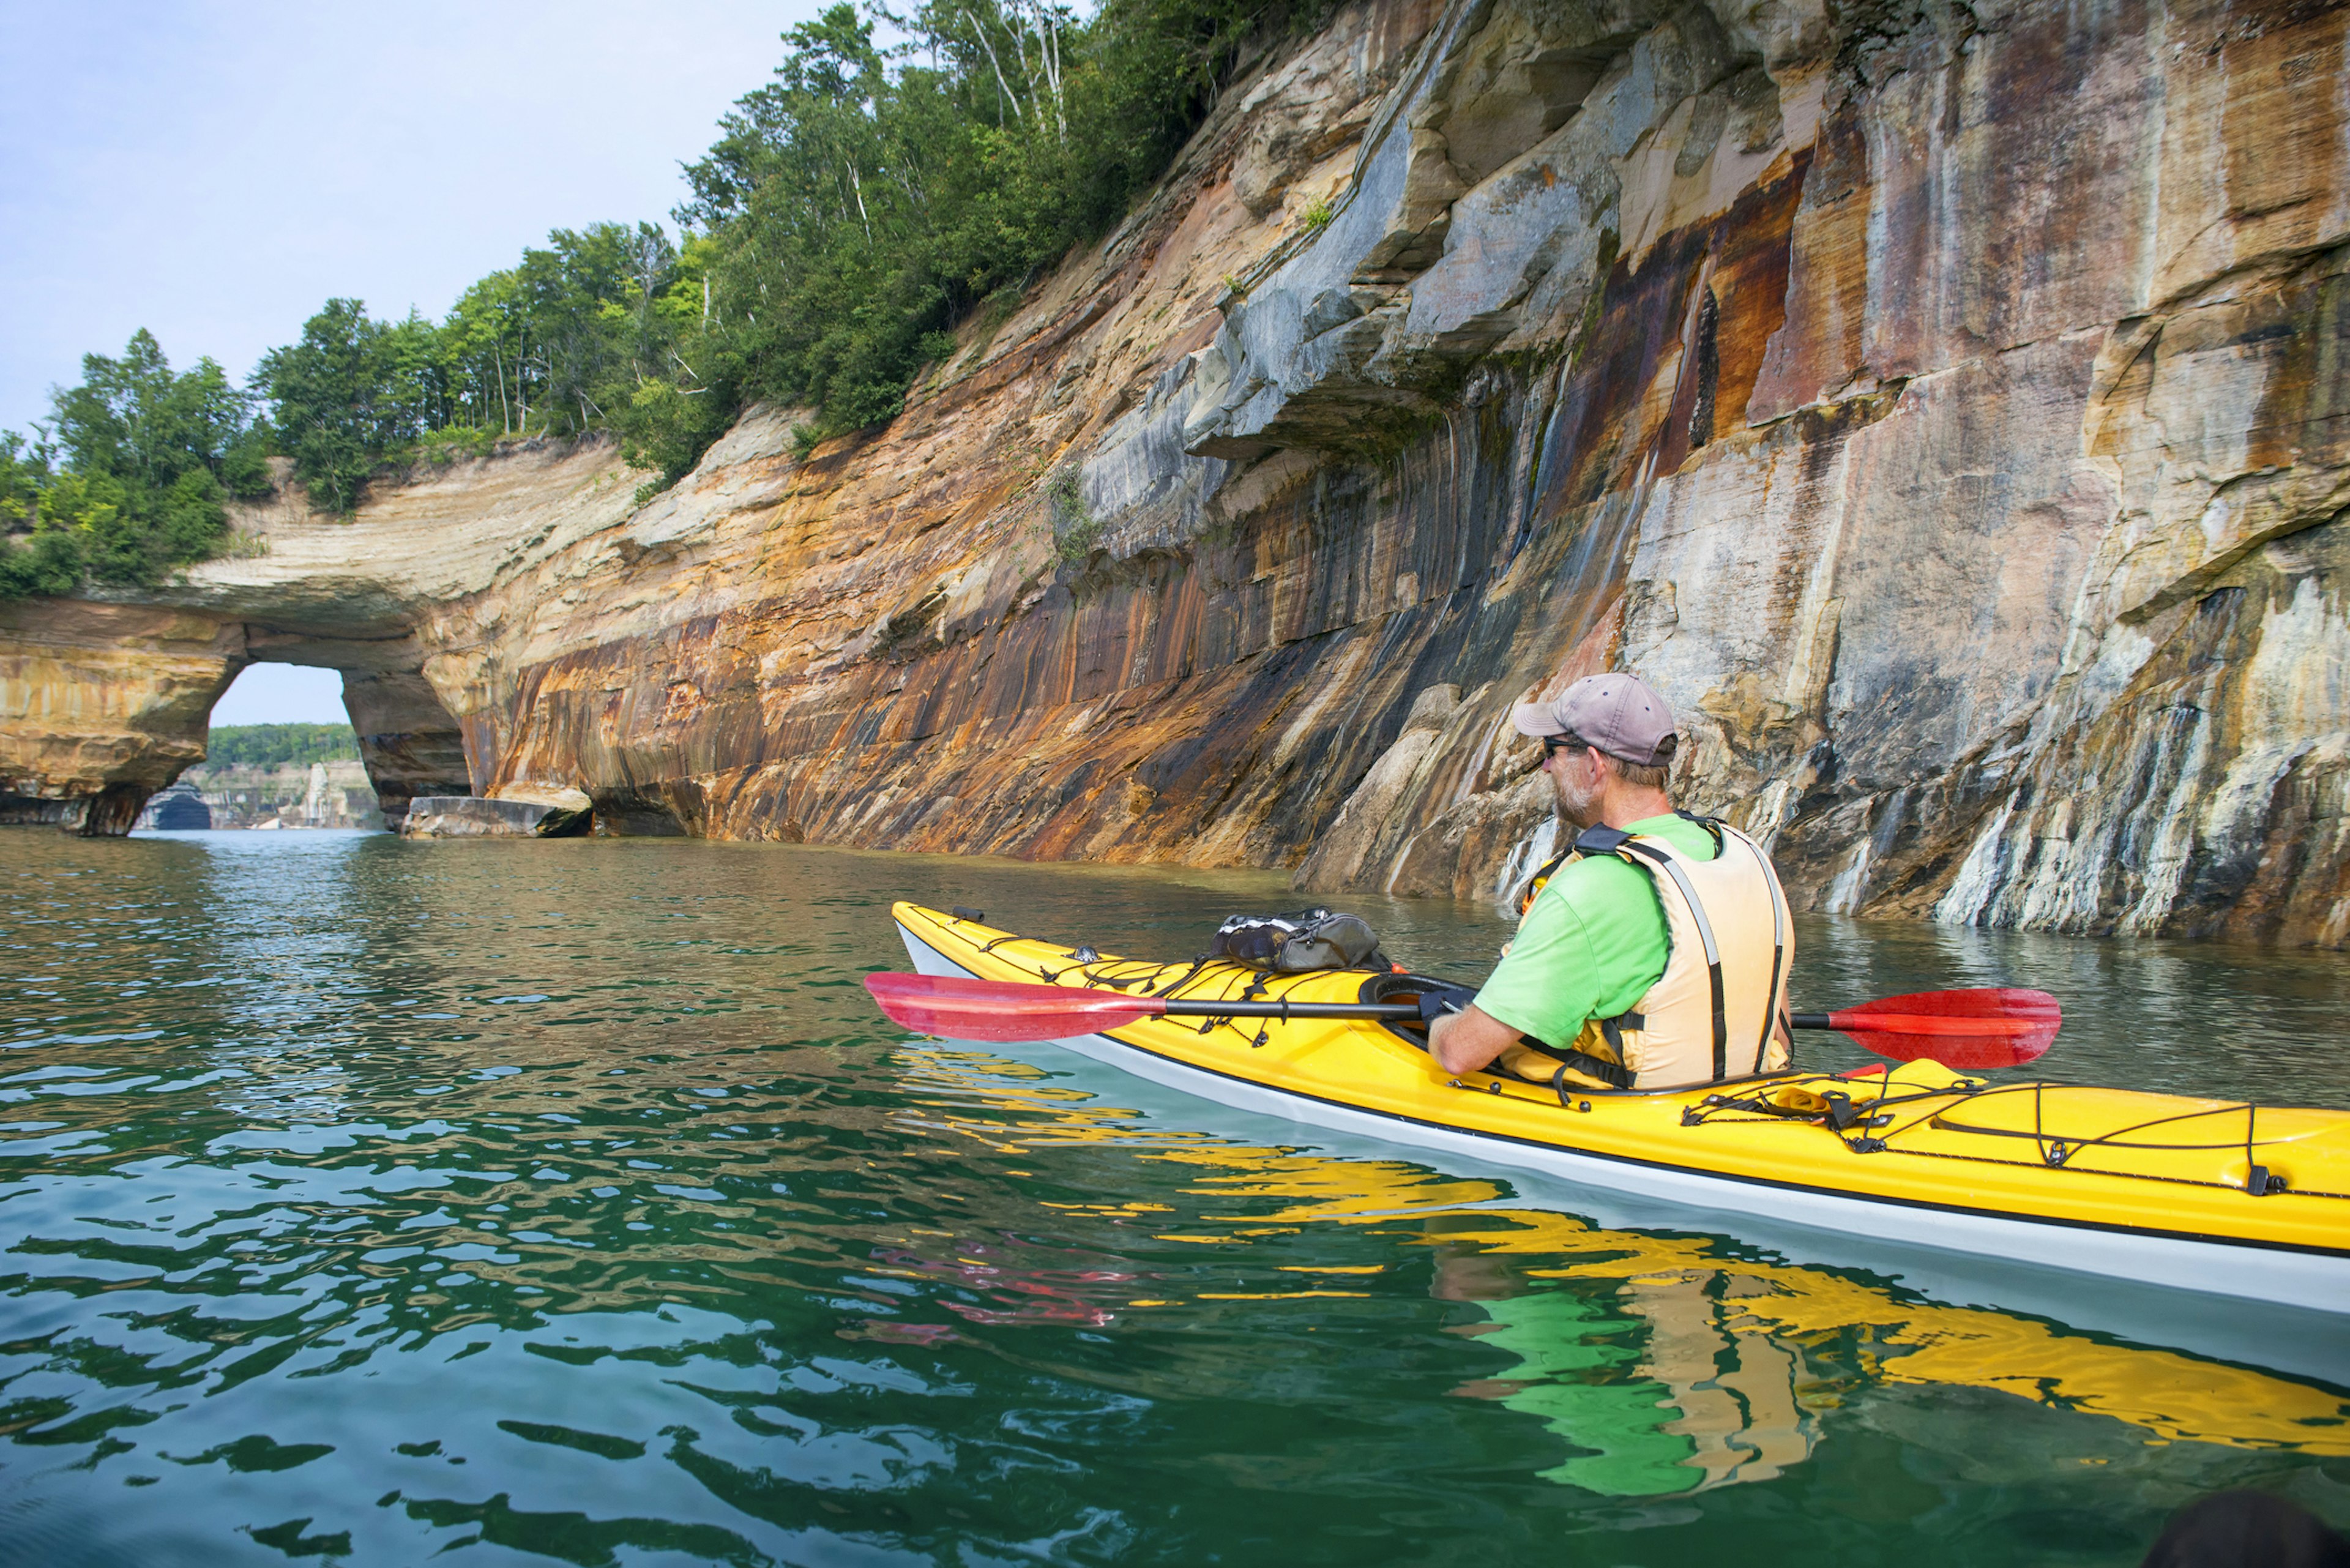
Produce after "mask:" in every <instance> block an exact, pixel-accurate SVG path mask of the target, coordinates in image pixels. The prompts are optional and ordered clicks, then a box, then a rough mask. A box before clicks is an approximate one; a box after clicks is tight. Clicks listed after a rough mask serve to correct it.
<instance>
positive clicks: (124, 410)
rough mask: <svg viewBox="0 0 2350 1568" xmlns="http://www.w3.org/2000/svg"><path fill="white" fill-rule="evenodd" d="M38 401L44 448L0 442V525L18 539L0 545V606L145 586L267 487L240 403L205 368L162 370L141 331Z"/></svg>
mask: <svg viewBox="0 0 2350 1568" xmlns="http://www.w3.org/2000/svg"><path fill="white" fill-rule="evenodd" d="M50 403H51V408H52V410H53V417H52V421H51V423H50V426H49V429H48V437H49V439H48V440H47V441H44V442H42V443H40V444H38V445H36V446H35V447H32V448H27V447H26V445H25V443H24V441H23V438H22V437H20V436H18V435H16V434H15V433H14V432H8V433H7V434H6V435H5V438H0V528H5V532H6V533H8V534H10V535H19V536H21V537H22V543H13V544H8V545H0V597H20V596H22V595H25V594H34V593H39V594H64V593H71V592H73V591H74V590H75V589H76V588H78V587H79V586H80V585H81V584H82V583H83V582H84V581H85V580H90V581H96V582H99V583H105V584H113V585H148V584H152V583H154V582H156V581H158V580H160V579H161V577H162V576H163V575H164V574H165V573H166V572H168V571H170V570H171V569H172V567H174V566H184V565H186V564H188V563H190V562H192V561H200V560H203V558H204V557H206V556H209V555H211V554H212V553H213V550H214V549H215V548H216V547H217V546H218V545H219V542H220V540H221V538H222V536H223V535H224V533H225V532H226V531H227V526H228V515H227V509H226V506H225V504H224V503H225V500H226V498H227V497H228V496H230V495H240V496H253V495H256V494H261V493H266V491H267V489H268V466H267V462H266V460H265V456H264V452H265V448H264V444H263V443H264V442H265V439H266V436H265V432H263V431H258V430H256V428H255V425H254V422H253V420H252V417H251V415H252V400H251V399H250V398H249V397H247V395H246V394H245V393H244V392H243V391H241V390H239V389H237V388H236V387H235V386H234V384H233V383H231V381H230V380H229V379H228V376H227V375H226V373H225V372H224V371H223V370H222V369H221V368H220V366H218V365H217V364H215V363H213V361H212V360H210V359H200V360H198V361H197V362H196V364H195V366H194V367H193V368H192V369H189V370H186V371H184V372H177V373H175V372H174V371H173V370H172V366H171V362H170V361H169V360H168V359H167V358H165V357H164V354H163V350H162V347H161V345H160V344H158V343H157V342H156V341H155V338H154V337H153V335H152V334H151V333H148V332H146V331H144V330H141V331H140V332H137V333H134V334H132V335H131V338H130V343H129V344H128V346H126V347H125V348H124V349H123V352H122V357H121V358H119V359H117V358H107V357H106V356H105V355H102V354H90V355H86V356H84V357H83V359H82V379H81V381H80V383H79V384H78V385H76V386H73V387H69V388H59V389H57V390H55V391H53V392H52V393H51V394H50ZM59 459H62V462H61V463H59V462H58V460H59Z"/></svg>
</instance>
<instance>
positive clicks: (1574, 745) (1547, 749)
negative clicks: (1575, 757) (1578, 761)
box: [1542, 731, 1591, 762]
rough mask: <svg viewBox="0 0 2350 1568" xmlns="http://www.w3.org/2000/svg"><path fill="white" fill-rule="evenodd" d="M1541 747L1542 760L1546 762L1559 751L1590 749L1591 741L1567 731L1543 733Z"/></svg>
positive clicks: (1584, 750) (1583, 750) (1585, 750)
mask: <svg viewBox="0 0 2350 1568" xmlns="http://www.w3.org/2000/svg"><path fill="white" fill-rule="evenodd" d="M1542 749H1543V761H1544V762H1548V761H1550V760H1551V758H1553V757H1555V756H1556V755H1558V753H1561V752H1587V751H1589V750H1590V749H1591V742H1588V741H1586V740H1585V739H1584V738H1583V737H1582V736H1580V735H1578V734H1575V732H1572V731H1569V732H1567V733H1565V734H1564V735H1544V737H1543V738H1542Z"/></svg>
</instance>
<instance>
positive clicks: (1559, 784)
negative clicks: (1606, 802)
mask: <svg viewBox="0 0 2350 1568" xmlns="http://www.w3.org/2000/svg"><path fill="white" fill-rule="evenodd" d="M1550 785H1551V790H1552V792H1553V793H1554V794H1556V795H1557V796H1558V802H1557V805H1558V815H1559V819H1560V820H1561V821H1562V822H1565V824H1566V825H1567V826H1570V827H1577V828H1582V827H1589V826H1592V825H1594V824H1595V823H1596V822H1597V821H1598V820H1599V784H1598V783H1596V782H1595V783H1593V784H1590V785H1589V786H1587V787H1586V786H1585V785H1582V784H1575V782H1574V781H1573V780H1572V779H1570V778H1569V777H1568V776H1567V770H1566V769H1565V768H1557V769H1554V770H1553V771H1552V773H1551V775H1550Z"/></svg>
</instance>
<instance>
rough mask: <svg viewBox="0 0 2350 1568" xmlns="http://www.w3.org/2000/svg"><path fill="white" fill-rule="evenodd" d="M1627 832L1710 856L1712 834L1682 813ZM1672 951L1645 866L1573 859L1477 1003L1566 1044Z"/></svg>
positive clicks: (1602, 858)
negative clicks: (1642, 867) (1661, 840)
mask: <svg viewBox="0 0 2350 1568" xmlns="http://www.w3.org/2000/svg"><path fill="white" fill-rule="evenodd" d="M1624 831H1626V832H1627V833H1633V834H1642V835H1646V836H1648V837H1650V838H1661V839H1663V840H1664V841H1665V842H1666V843H1667V844H1669V845H1671V846H1673V847H1674V848H1675V849H1678V850H1679V851H1680V852H1681V853H1682V854H1684V855H1686V856H1688V857H1690V859H1692V860H1711V859H1712V858H1713V856H1714V848H1713V836H1712V835H1711V834H1710V833H1708V832H1707V831H1706V830H1705V829H1704V828H1702V827H1700V826H1698V825H1697V824H1696V823H1694V822H1691V821H1690V820H1689V818H1687V817H1685V816H1651V817H1648V818H1647V819H1646V820H1644V821H1640V822H1636V823H1634V824H1632V825H1631V826H1629V827H1627V828H1626V829H1625V830H1624ZM1669 952H1670V947H1669V944H1668V942H1667V940H1666V937H1665V909H1664V906H1663V905H1662V904H1660V903H1659V902H1658V901H1657V885H1656V884H1655V883H1654V882H1653V881H1651V880H1650V879H1649V877H1648V873H1647V872H1646V871H1643V870H1641V869H1640V868H1639V867H1637V866H1631V865H1627V864H1626V863H1625V861H1624V859H1623V857H1620V856H1615V855H1595V856H1591V857H1587V858H1585V859H1582V860H1570V861H1568V862H1567V863H1566V864H1565V866H1562V867H1559V868H1558V870H1557V872H1556V873H1555V874H1554V875H1553V876H1552V877H1551V879H1550V880H1549V882H1547V883H1545V884H1544V887H1543V890H1542V893H1541V894H1540V896H1539V897H1537V898H1535V899H1534V908H1533V909H1528V910H1527V911H1526V915H1525V919H1523V920H1521V921H1519V922H1518V934H1517V936H1516V938H1515V939H1513V940H1512V941H1511V943H1510V953H1509V956H1508V957H1507V958H1504V959H1503V961H1501V962H1500V963H1498V964H1496V965H1495V966H1494V967H1493V972H1492V974H1491V975H1490V976H1488V977H1487V979H1486V981H1485V988H1484V989H1483V990H1482V991H1480V992H1478V993H1477V1006H1478V1007H1479V1008H1480V1009H1481V1010H1482V1011H1483V1012H1485V1013H1486V1014H1488V1015H1489V1016H1491V1017H1493V1018H1498V1019H1500V1020H1501V1021H1502V1022H1503V1023H1506V1024H1508V1025H1509V1026H1510V1027H1511V1028H1513V1029H1514V1030H1516V1031H1517V1032H1518V1033H1521V1034H1531V1035H1533V1036H1534V1038H1535V1039H1537V1040H1540V1041H1542V1042H1543V1043H1544V1044H1549V1045H1559V1046H1565V1045H1568V1044H1573V1043H1574V1040H1575V1036H1576V1035H1577V1034H1580V1033H1583V1025H1584V1023H1586V1021H1587V1020H1590V1019H1594V1018H1613V1017H1615V1016H1616V1015H1617V1013H1619V1012H1630V1011H1631V1010H1632V1009H1633V1008H1635V1007H1638V1005H1639V1004H1640V998H1642V997H1643V996H1646V995H1647V994H1648V988H1649V987H1650V986H1652V985H1654V984H1656V983H1657V981H1659V980H1661V979H1663V978H1664V973H1665V959H1666V957H1667V955H1668V954H1669Z"/></svg>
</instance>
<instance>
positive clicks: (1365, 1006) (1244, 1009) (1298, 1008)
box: [1167, 998, 1419, 1018]
mask: <svg viewBox="0 0 2350 1568" xmlns="http://www.w3.org/2000/svg"><path fill="white" fill-rule="evenodd" d="M1167 1016H1168V1017H1170V1018H1417V1017H1419V1003H1418V1002H1282V1001H1278V1000H1275V1001H1272V1002H1194V1001H1191V1000H1190V999H1188V998H1187V999H1186V1000H1184V1001H1181V1002H1169V1003H1168V1004H1167Z"/></svg>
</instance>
